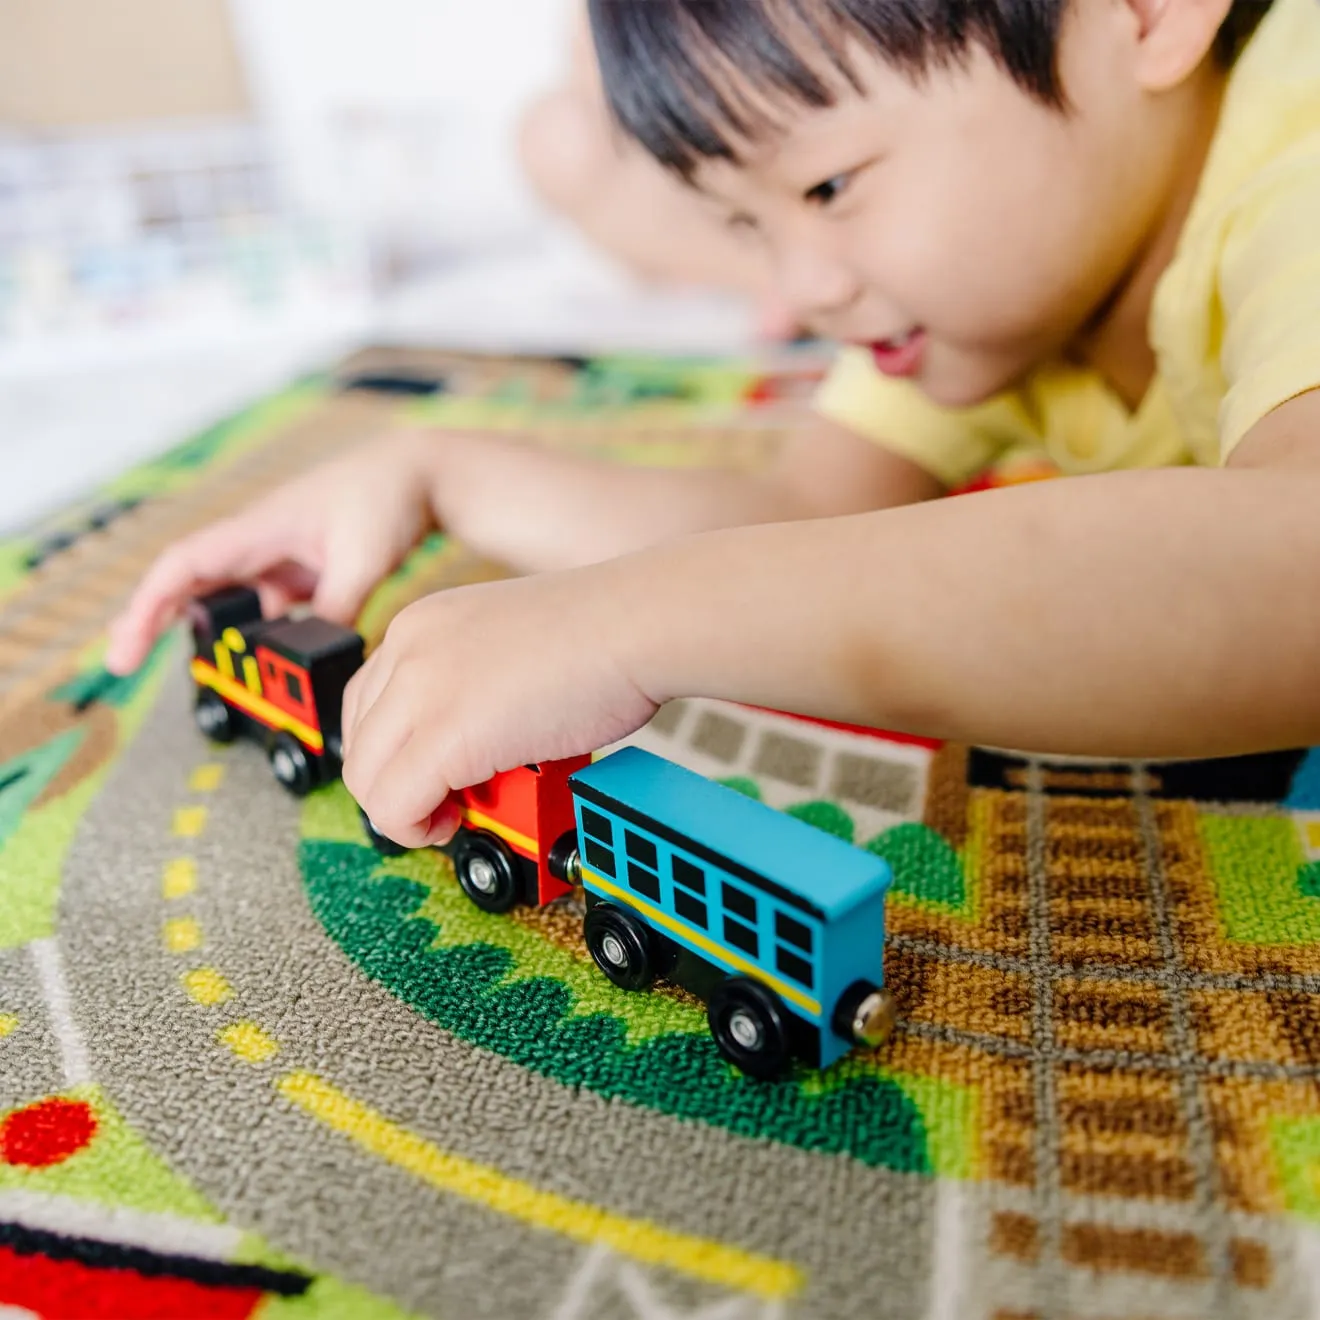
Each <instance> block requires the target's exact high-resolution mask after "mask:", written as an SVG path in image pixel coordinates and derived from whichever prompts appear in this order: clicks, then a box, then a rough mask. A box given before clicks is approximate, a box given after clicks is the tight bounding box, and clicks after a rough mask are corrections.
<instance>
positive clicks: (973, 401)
mask: <svg viewBox="0 0 1320 1320" xmlns="http://www.w3.org/2000/svg"><path fill="white" fill-rule="evenodd" d="M1027 370H1029V368H1023V367H1017V368H1014V367H1008V366H1006V365H1005V364H1004V363H995V364H991V363H988V362H976V361H974V360H969V359H968V358H967V357H964V356H962V355H960V354H955V353H952V352H948V351H947V350H946V352H945V353H940V352H938V351H936V352H932V353H930V354H929V355H928V357H927V360H926V362H925V363H924V364H923V366H922V370H921V372H920V374H919V375H918V376H917V377H916V380H915V384H916V385H917V386H918V387H919V388H920V390H921V392H922V393H923V394H925V396H926V397H927V398H928V399H930V401H931V402H932V403H936V404H938V405H939V406H940V407H941V408H975V407H976V406H977V405H978V404H981V403H986V402H988V401H989V400H990V399H993V398H994V397H995V396H996V395H998V394H1002V393H1004V391H1005V390H1008V389H1012V388H1013V386H1015V385H1017V384H1018V383H1019V382H1020V381H1021V380H1022V378H1023V377H1024V376H1025V375H1026V373H1027Z"/></svg>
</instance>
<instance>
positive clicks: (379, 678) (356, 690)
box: [341, 651, 393, 751]
mask: <svg viewBox="0 0 1320 1320" xmlns="http://www.w3.org/2000/svg"><path fill="white" fill-rule="evenodd" d="M392 670H393V667H392V666H391V665H390V662H389V652H388V651H377V652H376V653H375V655H373V656H372V657H371V659H370V660H368V661H367V662H366V664H364V665H363V666H362V668H361V669H359V670H358V671H357V673H356V674H354V675H353V677H352V679H351V680H350V681H349V684H348V686H347V687H346V688H345V689H344V709H343V715H342V725H341V727H342V730H343V737H344V749H345V751H347V750H348V749H349V747H350V745H351V744H353V743H354V742H355V740H356V737H357V732H358V725H360V724H361V723H362V721H363V720H364V719H365V718H366V717H367V715H368V714H370V712H371V708H372V707H373V706H374V705H375V704H376V698H377V697H379V696H380V693H381V690H382V689H383V688H384V687H385V684H386V683H387V682H388V680H389V677H390V674H391V672H392ZM354 750H356V747H354Z"/></svg>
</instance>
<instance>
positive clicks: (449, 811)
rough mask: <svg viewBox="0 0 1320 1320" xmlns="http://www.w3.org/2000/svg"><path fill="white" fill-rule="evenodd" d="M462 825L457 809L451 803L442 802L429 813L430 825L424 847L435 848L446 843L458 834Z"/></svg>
mask: <svg viewBox="0 0 1320 1320" xmlns="http://www.w3.org/2000/svg"><path fill="white" fill-rule="evenodd" d="M462 823H463V818H462V817H461V816H460V815H459V811H458V807H457V806H455V805H454V804H453V803H451V802H448V801H446V802H443V803H442V804H441V805H440V806H438V807H437V808H436V809H435V810H434V811H433V812H432V813H431V824H430V827H429V828H428V829H427V831H426V847H428V848H435V847H440V846H441V845H443V844H446V843H448V842H449V841H450V840H451V839H452V838H453V837H454V835H455V834H457V833H458V827H459V826H460V825H461V824H462Z"/></svg>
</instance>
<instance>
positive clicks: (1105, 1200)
mask: <svg viewBox="0 0 1320 1320" xmlns="http://www.w3.org/2000/svg"><path fill="white" fill-rule="evenodd" d="M815 370H816V364H815V363H814V362H813V361H812V360H810V359H807V358H803V359H789V360H787V361H786V362H785V364H783V366H782V369H779V370H775V371H772V372H769V373H767V372H765V371H758V370H756V369H754V368H752V367H751V366H748V365H744V364H736V363H731V364H698V363H673V362H655V361H642V360H599V361H592V362H581V361H569V360H565V361H557V362H550V361H517V360H505V359H478V358H464V357H460V356H454V355H437V354H401V353H398V352H393V353H386V352H379V353H375V354H365V355H361V356H359V357H358V358H357V359H355V360H354V361H352V362H350V363H349V364H346V365H345V367H344V368H343V369H342V370H341V372H340V373H339V377H338V379H326V380H319V379H318V380H312V381H307V382H304V383H302V384H300V385H298V386H297V387H295V388H293V389H291V390H289V391H288V392H286V393H285V394H283V395H281V396H279V397H278V398H276V399H273V400H271V401H268V402H267V403H264V404H262V405H261V406H259V407H257V408H254V409H253V410H251V411H250V412H249V413H247V414H244V415H243V416H242V417H239V418H237V419H235V420H233V421H232V422H229V423H227V424H225V425H224V426H221V427H217V428H215V429H214V430H213V431H211V432H209V433H207V434H206V435H204V436H201V437H198V438H197V439H196V440H194V441H192V442H190V443H189V444H187V445H185V446H183V447H181V448H180V449H178V450H176V451H174V452H173V453H171V454H170V455H168V456H166V457H165V458H163V459H162V460H160V461H158V462H156V463H153V464H150V465H148V466H146V467H144V468H141V469H139V470H137V471H135V472H133V473H130V474H128V475H127V476H125V477H124V478H123V479H122V480H121V481H120V482H118V483H116V484H115V485H114V486H113V487H112V488H110V489H108V490H107V491H105V492H104V493H103V496H102V497H101V498H98V500H96V501H93V502H91V503H89V505H88V506H86V507H85V508H81V509H77V510H71V511H70V512H69V514H68V515H67V516H66V517H65V518H63V519H61V520H57V521H56V522H55V523H54V524H52V525H51V526H49V527H46V528H42V529H39V531H38V532H37V533H35V534H34V535H33V536H32V537H26V538H23V539H21V540H19V541H15V542H12V543H8V544H3V545H0V1315H3V1316H5V1317H6V1320H10V1318H11V1317H18V1316H24V1315H26V1314H27V1313H31V1314H34V1315H38V1316H43V1317H44V1316H51V1317H55V1316H79V1317H83V1316H86V1317H111V1316H114V1317H120V1316H135V1317H138V1316H160V1317H167V1316H169V1317H174V1316H179V1317H212V1316H214V1317H231V1316H232V1317H241V1316H251V1315H259V1316H261V1317H263V1318H264V1320H298V1318H299V1317H309V1318H310V1317H318V1318H319V1317H334V1318H339V1317H344V1318H348V1317H370V1318H375V1317H379V1318H380V1320H385V1318H386V1317H390V1318H393V1317H401V1316H423V1315H425V1316H438V1317H448V1318H466V1317H477V1316H489V1317H496V1318H498V1320H506V1318H507V1320H521V1318H522V1317H527V1318H529V1320H530V1318H533V1317H534V1318H537V1320H611V1318H613V1317H639V1318H641V1320H659V1318H660V1317H666V1318H673V1320H677V1318H678V1317H704V1320H743V1318H746V1320H752V1318H756V1320H770V1318H771V1317H785V1318H786V1317H822V1318H824V1317H837V1318H838V1320H854V1318H855V1320H875V1318H877V1317H885V1318H888V1317H893V1318H894V1320H907V1318H909V1317H911V1318H912V1320H918V1318H923V1320H924V1318H926V1317H929V1318H930V1320H964V1318H966V1320H980V1318H981V1317H985V1318H986V1320H990V1318H991V1317H996V1318H997V1320H1025V1318H1026V1317H1037V1318H1038V1320H1044V1318H1045V1317H1063V1316H1078V1317H1096V1318H1099V1317H1126V1316H1143V1317H1162V1318H1163V1317H1171V1318H1172V1317H1187V1318H1189V1320H1191V1318H1193V1317H1195V1318H1196V1320H1201V1318H1204V1317H1233V1316H1261V1317H1270V1320H1291V1318H1292V1317H1298V1318H1299V1320H1300V1318H1301V1317H1310V1316H1313V1315H1316V1314H1320V1227H1318V1223H1320V1089H1317V1084H1316V1083H1317V1076H1318V1075H1320V860H1317V859H1320V759H1317V757H1316V756H1315V754H1313V753H1307V752H1300V751H1299V752H1296V753H1283V754H1276V755H1269V756H1261V757H1250V758H1243V759H1238V760H1231V761H1218V762H1198V763H1189V764H1178V765H1155V764H1148V765H1095V764H1089V763H1055V762H1046V761H1040V760H1034V759H1026V758H1021V757H1016V756H1012V755H1007V754H1001V753H997V752H991V751H986V750H979V749H967V748H963V747H955V746H947V745H937V744H931V743H925V742H919V741H913V740H909V739H901V738H896V737H890V736H886V735H880V734H872V733H868V732H864V731H859V730H851V729H842V728H836V727H829V726H825V725H821V724H817V723H813V722H809V721H803V720H800V719H796V718H794V717H791V716H786V715H780V714H776V713H771V712H765V711H759V710H750V709H745V708H741V707H736V706H730V705H726V704H722V703H717V702H710V701H700V700H693V701H688V702H679V703H674V704H672V705H670V706H667V707H665V708H664V709H663V710H662V711H661V712H660V714H659V715H658V716H657V718H656V719H655V721H654V722H653V723H652V724H651V725H650V726H648V728H647V729H645V730H643V731H642V732H641V733H640V734H639V735H638V737H637V739H636V741H638V742H639V743H641V744H642V745H644V746H646V747H648V748H649V749H651V750H653V751H656V752H659V753H661V754H663V755H666V756H669V757H671V758H673V759H675V760H677V761H680V762H682V763H684V764H686V765H688V766H690V767H692V768H693V769H696V770H698V771H700V772H702V773H704V774H707V775H710V776H711V777H713V778H717V779H720V780H722V781H724V782H726V783H729V784H731V785H733V786H734V787H736V788H738V789H740V790H741V791H743V792H746V793H748V794H752V795H754V796H757V797H759V798H761V799H762V800H764V801H765V802H767V803H769V804H770V805H771V806H774V807H776V808H779V809H781V810H785V811H789V812H792V813H794V814H796V815H798V816H800V817H802V818H803V819H805V820H807V821H809V822H810V823H812V824H813V825H815V826H817V827H818V828H820V829H823V830H829V831H832V832H834V833H836V834H838V835H840V836H842V837H844V838H847V839H849V840H851V841H852V842H854V843H855V844H857V845H858V846H860V847H863V848H866V849H869V850H871V851H873V852H876V853H878V854H880V855H881V856H883V857H885V858H886V859H888V860H889V862H890V863H891V864H892V866H893V868H894V871H895V875H896V882H895V888H894V891H893V894H892V896H891V899H890V906H889V942H888V946H887V950H886V978H887V982H888V984H889V986H890V987H891V988H892V989H893V991H894V992H895V994H896V995H897V996H898V999H899V1002H900V1005H901V1009H902V1020H901V1024H900V1027H899V1030H898V1032H897V1034H896V1036H895V1038H894V1039H893V1040H892V1041H891V1042H890V1044H889V1045H887V1046H886V1047H885V1048H883V1049H881V1050H879V1051H875V1052H872V1053H865V1052H862V1053H858V1054H855V1055H854V1056H852V1057H850V1058H848V1059H846V1060H845V1061H843V1062H842V1063H840V1064H839V1065H838V1066H836V1067H835V1068H833V1069H832V1070H830V1071H829V1072H827V1073H825V1074H823V1075H816V1074H811V1073H808V1072H798V1073H795V1074H794V1075H793V1076H792V1077H791V1078H789V1079H787V1080H785V1081H783V1082H779V1083H774V1084H764V1083H756V1082H751V1081H748V1080H747V1079H745V1078H742V1077H741V1076H739V1075H737V1074H735V1073H733V1072H732V1071H731V1070H730V1069H729V1068H728V1067H727V1066H725V1065H724V1064H723V1063H722V1062H721V1061H720V1059H719V1057H718V1056H717V1054H716V1053H715V1050H714V1047H713V1045H712V1043H711V1041H710V1040H709V1038H708V1036H707V1034H706V1030H705V1019H704V1013H703V1010H702V1008H701V1006H700V1005H699V1004H697V1003H696V1002H695V1001H693V1000H691V999H690V998H688V997H687V996H685V995H684V994H682V993H681V992H678V991H672V990H668V989H666V988H664V987H661V988H659V989H657V990H656V991H655V992H653V993H649V994H646V995H640V996H638V995H628V994H625V993H623V992H622V991H618V990H616V989H615V988H614V987H613V986H611V985H610V984H609V983H608V982H606V981H605V980H604V978H602V977H601V976H600V975H599V974H598V973H597V972H596V970H595V969H594V967H593V966H592V965H591V963H590V961H589V959H588V957H587V954H586V951H585V949H584V947H583V944H582V940H581V907H580V905H579V904H578V903H576V902H575V901H574V900H573V899H567V900H564V901H562V902H560V903H558V904H554V905H552V906H550V907H548V908H545V909H542V910H537V911H530V910H518V911H515V912H514V913H513V914H511V915H509V916H504V917H497V916H490V915H487V914H485V913H482V912H480V911H478V910H476V909H475V908H474V907H472V906H471V905H470V904H469V903H468V902H467V900H466V899H465V898H463V896H462V895H461V893H460V891H459V890H458V888H457V885H456V884H455V882H454V880H453V878H452V874H451V872H450V871H449V868H448V864H447V862H445V860H444V859H443V858H442V857H440V856H439V855H436V854H424V855H415V856H405V857H401V858H392V859H382V858H380V857H378V856H377V855H376V854H375V853H374V852H373V851H372V850H371V849H370V848H369V847H368V846H367V843H366V840H365V839H364V837H363V835H362V833H361V830H360V827H359V825H358V821H357V817H356V812H355V808H354V806H353V804H352V803H351V801H350V800H349V799H348V797H347V795H346V794H345V792H344V791H343V789H342V787H340V786H335V787H332V788H328V789H324V790H321V791H319V792H318V793H316V794H314V795H313V796H312V797H310V798H308V799H306V800H305V801H303V802H298V801H295V800H294V799H292V798H290V797H288V796H286V795H285V794H284V793H283V792H281V791H280V790H278V789H277V788H276V787H275V786H274V784H273V783H272V781H271V778H270V773H269V770H268V768H267V767H266V764H265V761H264V758H263V757H262V756H261V754H260V752H259V751H258V750H257V749H256V748H255V747H253V746H252V745H250V744H237V745H234V746H232V747H229V748H225V749H217V748H213V747H210V746H208V745H207V744H206V743H205V742H204V741H203V740H202V739H201V738H200V736H199V735H198V734H197V733H196V731H195V730H194V728H193V726H192V722H191V718H190V693H189V685H188V681H187V679H186V674H185V661H186V653H185V650H184V647H183V644H182V640H181V639H180V638H178V637H177V636H176V637H173V638H170V639H168V640H166V641H165V642H163V643H162V644H161V645H160V646H159V647H158V648H157V651H156V653H155V655H154V656H153V657H152V659H151V661H150V662H149V664H148V665H147V666H145V667H144V669H143V671H142V672H140V673H139V674H138V675H135V676H134V677H133V678H131V679H128V680H114V679H111V678H110V677H109V676H108V675H106V674H105V672H104V671H103V670H102V669H101V668H100V665H99V663H98V656H99V653H100V634H101V630H102V627H103V625H104V622H105V620H106V618H107V617H108V616H109V614H110V613H111V611H112V610H113V608H114V606H115V604H116V602H117V601H118V600H120V599H122V597H123V594H124V592H125V591H127V590H128V588H129V587H130V586H131V584H132V583H133V581H134V580H135V578H136V576H137V575H138V574H139V573H140V571H141V570H142V568H143V567H144V566H145V564H146V563H147V562H148V561H149V559H150V558H151V556H152V555H153V554H154V553H155V551H156V550H157V549H159V548H160V547H161V546H162V545H164V544H166V543H167V542H168V541H169V540H170V539H172V538H173V537H174V536H176V535H178V534H179V533H180V532H181V531H183V530H185V529H187V528H189V527H192V526H195V525H198V524H199V523H201V522H204V521H207V520H209V519H211V518H213V517H216V516H218V515H220V514H221V513H223V512H225V511H226V510H229V509H232V508H235V507H237V506H238V505H240V504H241V503H242V502H243V501H244V500H246V499H247V498H250V497H251V496H252V495H253V494H255V493H256V492H257V491H258V490H260V489H262V488H264V487H265V486H266V485H268V484H269V483H271V482H273V481H276V480H278V479H280V478H282V477H283V476H286V475H288V474H290V473H292V472H295V471H297V470H299V469H300V468H302V467H305V466H306V465H307V464H308V463H310V462H312V461H314V460H315V459H317V458H318V457H321V456H324V455H326V454H328V453H330V452H332V451H334V450H335V449H336V448H338V447H340V446H343V445H346V444H349V443H353V442H355V441H358V440H360V439H362V438H364V437H366V436H368V435H370V434H371V433H372V432H373V430H376V429H378V428H379V427H381V426H382V425H383V424H384V422H385V421H386V420H387V419H388V418H389V417H390V416H391V415H398V414H399V413H400V412H402V413H404V414H407V415H411V416H413V417H416V418H423V417H424V418H429V419H431V420H435V421H442V422H447V423H451V424H456V425H464V426H473V427H488V428H493V429H512V430H525V431H527V432H529V433H531V434H534V435H536V436H538V437H539V438H540V439H542V440H543V441H544V442H545V443H548V444H552V445H562V446H568V447H572V448H574V449H576V450H578V451H580V452H588V453H600V454H608V455H611V456H614V457H617V458H619V459H621V460H623V461H631V462H648V463H657V464H683V463H701V462H710V461H720V462H725V463H736V464H743V463H754V462H756V461H758V459H759V458H760V457H762V456H763V455H764V454H765V453H766V452H767V451H768V448H769V446H771V445H772V444H773V443H774V441H775V438H776V436H777V435H778V434H780V433H781V432H782V428H783V427H784V426H786V425H789V424H791V422H792V420H793V419H794V418H795V417H796V416H797V415H798V414H799V413H800V410H801V408H802V400H803V398H804V397H805V395H806V394H807V392H808V391H809V388H810V384H811V380H812V378H813V376H814V374H815ZM354 381H356V382H358V383H362V382H364V381H365V382H366V383H367V384H369V385H371V386H373V387H374V388H371V389H362V388H357V389H344V388H342V386H343V384H344V383H345V382H349V383H352V382H354ZM382 386H387V387H389V388H388V389H382V388H381V387H382ZM1038 475H1041V474H1040V473H1039V472H1037V471H1036V470H1034V469H1033V468H1032V467H1031V466H1030V464H1029V463H1028V464H1025V465H1024V464H1021V463H1019V464H1017V465H1016V466H1014V465H1010V467H1009V469H1008V470H1007V471H1006V472H1004V473H1002V474H1000V476H999V477H998V478H996V480H1001V481H1010V480H1018V479H1026V478H1029V477H1035V476H1038ZM496 571H497V570H495V569H494V568H493V567H492V566H490V565H487V564H483V563H481V562H479V561H477V560H475V559H474V558H473V557H472V556H470V555H468V554H467V553H466V552H465V551H464V550H463V549H462V548H461V547H459V546H456V545H454V544H452V543H449V542H447V541H445V540H444V539H443V538H439V537H436V538H432V540H431V541H430V542H428V544H427V545H425V546H424V547H422V549H421V550H420V551H419V552H418V554H417V555H416V556H414V558H413V559H412V560H410V561H409V563H408V564H406V565H405V566H404V568H403V569H402V570H401V571H400V573H399V574H398V575H397V576H396V577H395V578H394V579H392V580H391V581H390V582H389V583H387V584H385V585H384V586H383V587H382V589H381V591H380V592H379V593H378V594H377V596H376V597H375V599H374V600H373V601H372V603H371V605H370V606H369V608H368V611H367V614H366V616H365V617H364V622H363V628H364V631H366V632H367V633H368V635H369V636H379V634H380V632H381V630H382V629H383V627H384V626H385V624H386V622H387V621H388V619H389V617H390V616H391V614H392V613H393V612H394V611H396V610H397V609H398V608H400V606H401V605H402V604H404V603H406V602H407V601H408V600H410V599H413V598H415V597H416V596H417V595H419V594H422V593H423V592H425V591H428V590H433V589H435V588H436V587H438V586H443V585H453V584H456V583H459V582H466V581H475V580H480V579H482V578H485V577H490V576H493V575H494V574H495V573H496ZM6 1308H8V1309H6Z"/></svg>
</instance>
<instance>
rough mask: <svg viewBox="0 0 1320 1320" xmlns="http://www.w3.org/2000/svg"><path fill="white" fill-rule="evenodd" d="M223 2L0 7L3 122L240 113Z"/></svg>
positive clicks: (121, 0)
mask: <svg viewBox="0 0 1320 1320" xmlns="http://www.w3.org/2000/svg"><path fill="white" fill-rule="evenodd" d="M247 109H248V93H247V86H246V81H245V78H244V75H243V71H242V69H241V67H240V64H239V59H238V54H237V51H236V50H235V46H234V41H233V35H232V28H231V25H230V21H229V13H228V7H227V4H226V0H111V2H110V3H105V2H104V0H0V125H4V126H5V127H7V128H11V129H17V130H39V129H69V128H75V127H82V126H89V125H95V126H101V125H107V124H114V123H124V122H134V121H139V120H147V119H162V118H194V117H215V116H232V115H241V114H243V113H245V112H246V111H247Z"/></svg>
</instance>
